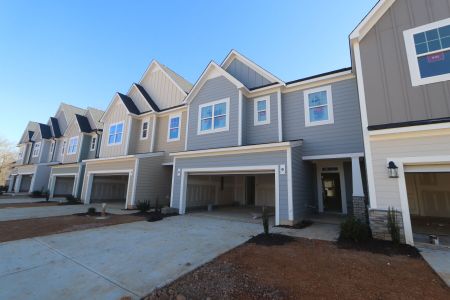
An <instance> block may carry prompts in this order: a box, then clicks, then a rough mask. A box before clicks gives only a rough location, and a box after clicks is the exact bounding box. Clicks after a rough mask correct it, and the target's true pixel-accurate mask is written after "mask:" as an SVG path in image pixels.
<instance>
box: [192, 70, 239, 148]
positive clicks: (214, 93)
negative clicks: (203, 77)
mask: <svg viewBox="0 0 450 300" xmlns="http://www.w3.org/2000/svg"><path fill="white" fill-rule="evenodd" d="M224 98H230V108H229V110H230V111H229V114H230V117H229V130H228V131H222V132H217V133H210V134H202V135H197V129H198V113H199V109H198V108H199V105H201V104H204V103H208V102H211V101H216V100H221V99H224ZM238 103H239V92H238V90H237V88H236V86H235V85H234V84H233V83H231V82H230V81H229V80H228V79H226V78H225V77H223V76H220V77H217V78H214V79H210V80H208V81H207V82H206V83H205V84H204V85H203V87H202V88H201V90H200V91H199V93H198V94H197V95H196V96H195V97H194V99H193V100H192V102H191V104H190V108H189V109H190V111H189V120H188V122H189V132H188V143H187V149H188V150H198V149H211V148H221V147H230V146H237V144H238V118H239V116H238V114H239V111H238V108H239V104H238Z"/></svg>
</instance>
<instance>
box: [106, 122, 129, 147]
mask: <svg viewBox="0 0 450 300" xmlns="http://www.w3.org/2000/svg"><path fill="white" fill-rule="evenodd" d="M120 124H122V138H121V139H120V142H118V143H116V142H115V139H114V143H110V142H109V136H110V134H109V133H110V132H111V127H113V126H116V127H117V125H120ZM124 133H125V121H120V122H117V123H113V124H110V125H109V127H108V135H107V136H106V138H107V145H108V146H118V145H122V143H123V138H124ZM116 134H117V132H116V133H114V135H116Z"/></svg>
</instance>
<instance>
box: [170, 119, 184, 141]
mask: <svg viewBox="0 0 450 300" xmlns="http://www.w3.org/2000/svg"><path fill="white" fill-rule="evenodd" d="M175 118H179V121H178V136H177V137H176V138H172V139H171V138H170V129H171V128H170V123H171V121H172V119H175ZM174 128H176V127H174ZM180 136H181V113H178V114H172V115H170V116H169V121H168V122H167V142H175V141H179V140H180Z"/></svg>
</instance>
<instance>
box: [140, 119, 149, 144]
mask: <svg viewBox="0 0 450 300" xmlns="http://www.w3.org/2000/svg"><path fill="white" fill-rule="evenodd" d="M146 138H148V121H144V122H142V128H141V140H145V139H146Z"/></svg>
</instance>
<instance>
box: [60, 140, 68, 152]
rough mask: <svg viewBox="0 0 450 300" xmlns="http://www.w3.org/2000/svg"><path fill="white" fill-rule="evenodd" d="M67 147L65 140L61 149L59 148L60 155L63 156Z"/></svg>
mask: <svg viewBox="0 0 450 300" xmlns="http://www.w3.org/2000/svg"><path fill="white" fill-rule="evenodd" d="M66 146H67V139H65V140H64V141H63V144H62V147H61V155H64V151H65V150H66Z"/></svg>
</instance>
